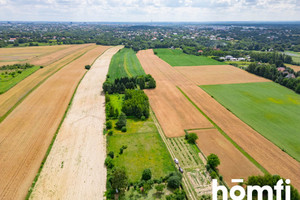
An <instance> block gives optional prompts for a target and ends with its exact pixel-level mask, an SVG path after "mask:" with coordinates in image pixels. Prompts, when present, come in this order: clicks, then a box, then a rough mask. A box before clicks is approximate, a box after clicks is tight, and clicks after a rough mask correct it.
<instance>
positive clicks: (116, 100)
mask: <svg viewBox="0 0 300 200" xmlns="http://www.w3.org/2000/svg"><path fill="white" fill-rule="evenodd" d="M124 97H125V95H124V94H111V95H109V98H110V103H111V105H112V106H113V107H114V109H118V110H119V113H121V110H122V105H123V100H124Z"/></svg>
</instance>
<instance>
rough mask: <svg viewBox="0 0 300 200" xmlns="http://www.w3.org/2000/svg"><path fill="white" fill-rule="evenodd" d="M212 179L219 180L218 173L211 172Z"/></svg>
mask: <svg viewBox="0 0 300 200" xmlns="http://www.w3.org/2000/svg"><path fill="white" fill-rule="evenodd" d="M210 177H211V178H212V179H215V178H217V173H216V172H215V171H211V173H210Z"/></svg>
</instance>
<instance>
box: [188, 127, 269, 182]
mask: <svg viewBox="0 0 300 200" xmlns="http://www.w3.org/2000/svg"><path fill="white" fill-rule="evenodd" d="M191 132H193V133H196V134H197V135H198V137H199V139H198V140H197V145H198V147H199V148H200V149H201V150H202V152H203V153H204V155H205V156H206V157H207V156H209V155H210V154H211V153H213V154H216V155H218V157H219V158H220V161H221V164H220V166H219V167H218V169H219V172H220V174H221V175H222V176H223V177H224V180H225V182H226V183H227V184H228V185H229V186H230V187H232V186H234V185H235V184H232V183H231V179H233V178H244V179H247V177H248V176H251V175H262V174H263V173H262V172H261V171H260V170H259V169H258V168H257V167H256V166H255V165H254V164H253V163H252V162H250V161H249V160H248V159H247V158H246V157H245V156H244V155H243V154H242V153H241V152H240V151H239V150H238V149H236V148H235V147H234V146H233V144H231V143H230V142H229V141H228V140H227V139H226V138H225V137H224V136H223V135H222V134H221V133H219V131H218V130H217V129H203V130H193V131H191Z"/></svg>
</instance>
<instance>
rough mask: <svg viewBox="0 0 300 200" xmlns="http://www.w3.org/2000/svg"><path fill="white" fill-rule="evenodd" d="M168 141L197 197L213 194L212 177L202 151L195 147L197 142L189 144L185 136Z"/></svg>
mask: <svg viewBox="0 0 300 200" xmlns="http://www.w3.org/2000/svg"><path fill="white" fill-rule="evenodd" d="M168 142H169V144H170V147H171V148H172V150H173V152H174V154H175V156H176V158H177V159H178V161H179V166H180V167H181V168H183V170H184V174H185V175H186V176H187V180H188V184H189V185H191V188H193V192H194V193H195V194H196V195H197V197H199V198H200V197H201V196H202V195H207V194H211V186H210V185H211V177H210V175H209V174H208V172H207V170H206V168H205V165H204V163H203V162H202V160H201V159H200V157H199V155H198V154H199V153H200V151H199V150H198V149H197V147H196V148H194V147H195V144H189V143H188V142H187V141H186V140H185V139H184V137H176V138H169V139H168Z"/></svg>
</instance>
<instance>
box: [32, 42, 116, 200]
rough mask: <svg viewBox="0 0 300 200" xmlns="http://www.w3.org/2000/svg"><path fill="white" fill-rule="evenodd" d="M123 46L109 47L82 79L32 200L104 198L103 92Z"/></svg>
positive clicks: (104, 143)
mask: <svg viewBox="0 0 300 200" xmlns="http://www.w3.org/2000/svg"><path fill="white" fill-rule="evenodd" d="M120 48H121V47H119V46H118V47H113V48H111V49H109V50H107V51H106V52H105V53H104V54H103V55H102V56H101V57H99V58H98V59H97V61H96V62H95V63H94V64H93V66H92V68H91V70H90V71H88V73H87V74H86V75H85V77H84V78H83V80H82V81H81V83H80V85H79V87H78V89H77V91H76V94H75V96H74V99H73V102H72V105H71V108H70V110H69V111H68V114H67V116H66V118H65V120H64V122H63V124H62V127H61V129H60V130H59V133H58V136H57V138H56V140H55V142H54V145H53V147H52V150H51V152H50V154H49V156H48V158H47V161H46V163H45V165H44V168H43V170H42V172H41V175H40V177H39V179H38V181H37V183H36V186H35V188H34V191H33V193H32V195H31V197H30V199H102V197H103V195H104V191H105V184H106V169H105V167H104V160H105V157H106V142H105V136H104V135H103V124H104V122H105V100H104V95H103V94H101V91H102V84H103V82H104V81H105V79H106V74H107V72H108V68H109V63H110V60H111V58H112V56H113V55H114V54H115V53H116V52H117V51H118V50H119V49H120Z"/></svg>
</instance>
